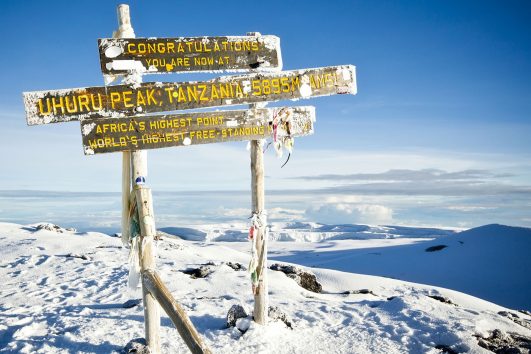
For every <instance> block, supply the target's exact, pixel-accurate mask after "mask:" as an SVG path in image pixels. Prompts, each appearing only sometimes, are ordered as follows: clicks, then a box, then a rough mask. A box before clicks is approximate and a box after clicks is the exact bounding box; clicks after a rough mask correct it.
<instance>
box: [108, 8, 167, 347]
mask: <svg viewBox="0 0 531 354" xmlns="http://www.w3.org/2000/svg"><path fill="white" fill-rule="evenodd" d="M117 11H118V25H119V26H118V31H117V32H116V33H115V34H114V36H115V37H118V38H134V37H135V32H134V30H133V26H132V25H131V16H130V13H129V5H125V4H121V5H118V9H117ZM138 81H141V78H139V79H138ZM126 159H129V161H130V162H129V163H128V161H126ZM131 166H132V175H131ZM128 176H130V177H131V179H132V183H133V185H134V186H135V196H136V201H137V206H138V215H139V223H140V232H141V238H140V245H139V247H138V252H139V259H140V268H141V270H142V271H144V270H146V269H154V268H155V257H154V254H153V247H154V245H153V239H154V237H155V233H156V230H155V218H154V213H153V201H152V199H151V190H150V189H148V188H142V187H141V185H142V184H144V183H145V178H146V176H147V153H146V151H133V152H131V153H124V154H123V156H122V183H124V185H122V193H125V192H126V191H127V196H125V195H123V196H122V201H125V200H126V198H127V200H129V199H128V198H129V190H130V183H131V182H129V181H131V179H129V181H126V180H125V179H126V177H128ZM127 206H128V207H127V212H129V201H127ZM123 209H125V207H124V208H123ZM122 212H124V210H122ZM123 225H124V215H122V227H123ZM128 229H129V226H128V225H127V228H126V229H122V232H123V231H126V232H128V231H129V230H128ZM142 297H143V301H144V322H145V324H144V325H145V336H146V342H147V345H148V347H149V350H150V352H151V353H153V354H160V334H159V331H160V311H159V305H158V303H157V301H156V300H155V298H154V297H153V296H152V295H151V294H150V293H149V292H148V291H147V290H146V287H145V286H144V284H142Z"/></svg>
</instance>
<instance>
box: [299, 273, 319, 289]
mask: <svg viewBox="0 0 531 354" xmlns="http://www.w3.org/2000/svg"><path fill="white" fill-rule="evenodd" d="M299 276H300V278H301V280H300V283H299V285H300V286H302V287H303V288H304V289H306V290H309V291H313V292H314V293H320V292H321V291H323V286H322V285H321V284H320V283H319V282H318V281H317V277H316V276H315V274H311V273H308V272H301V273H300V274H299Z"/></svg>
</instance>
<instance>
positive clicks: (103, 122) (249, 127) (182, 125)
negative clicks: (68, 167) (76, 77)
mask: <svg viewBox="0 0 531 354" xmlns="http://www.w3.org/2000/svg"><path fill="white" fill-rule="evenodd" d="M314 121H315V108H314V107H312V106H302V107H280V108H258V109H251V110H238V111H216V112H201V113H188V114H170V115H156V116H136V117H127V118H108V119H86V120H83V121H81V134H82V137H83V149H84V151H85V154H86V155H93V154H98V153H104V152H116V151H127V150H143V149H157V148H163V147H171V146H187V145H198V144H209V143H219V142H227V141H242V140H258V139H264V138H268V137H273V139H275V140H276V139H284V138H285V137H296V136H303V135H309V134H312V133H313V122H314Z"/></svg>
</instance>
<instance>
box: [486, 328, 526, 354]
mask: <svg viewBox="0 0 531 354" xmlns="http://www.w3.org/2000/svg"><path fill="white" fill-rule="evenodd" d="M477 338H478V344H479V345H480V346H481V347H482V348H485V349H487V350H490V351H491V352H494V353H496V354H526V353H530V352H531V338H529V337H525V336H522V335H520V334H517V333H504V332H502V331H500V330H499V329H495V330H494V331H492V333H491V334H490V336H485V337H483V336H477Z"/></svg>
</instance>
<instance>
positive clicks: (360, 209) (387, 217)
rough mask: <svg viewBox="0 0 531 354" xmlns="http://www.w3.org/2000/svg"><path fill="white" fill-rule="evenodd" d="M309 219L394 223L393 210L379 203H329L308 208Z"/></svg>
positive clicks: (375, 223)
mask: <svg viewBox="0 0 531 354" xmlns="http://www.w3.org/2000/svg"><path fill="white" fill-rule="evenodd" d="M305 215H306V217H307V218H308V219H309V220H315V221H317V222H321V223H325V224H347V223H349V224H350V223H351V224H372V225H381V224H388V223H392V221H393V210H392V209H391V208H388V207H386V206H383V205H377V204H346V203H339V204H334V203H329V204H322V205H320V206H317V207H312V208H309V209H307V210H306V213H305Z"/></svg>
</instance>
